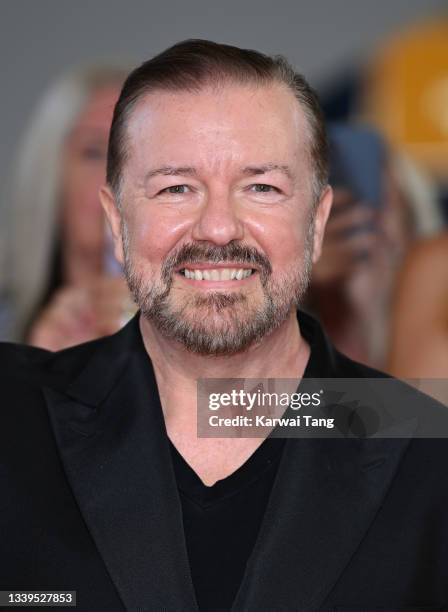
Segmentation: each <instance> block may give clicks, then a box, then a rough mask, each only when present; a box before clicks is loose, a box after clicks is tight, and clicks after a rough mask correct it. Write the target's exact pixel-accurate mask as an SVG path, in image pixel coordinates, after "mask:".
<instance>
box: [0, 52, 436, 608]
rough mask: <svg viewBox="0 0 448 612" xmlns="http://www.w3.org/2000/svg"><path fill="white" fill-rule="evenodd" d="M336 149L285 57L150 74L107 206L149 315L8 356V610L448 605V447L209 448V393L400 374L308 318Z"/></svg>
mask: <svg viewBox="0 0 448 612" xmlns="http://www.w3.org/2000/svg"><path fill="white" fill-rule="evenodd" d="M325 143H326V141H325V133H324V128H323V124H322V119H321V115H320V112H319V108H318V104H317V101H316V98H315V96H314V94H313V92H312V90H311V89H310V88H309V86H308V85H307V83H306V82H305V80H304V79H303V78H302V77H301V76H299V75H297V74H295V73H294V72H293V70H292V69H291V68H290V66H289V65H288V64H287V63H286V62H285V61H284V60H283V59H278V58H269V57H267V56H264V55H262V54H259V53H256V52H254V51H247V50H243V49H238V48H235V47H230V46H226V45H217V44H215V43H211V42H207V41H186V42H184V43H180V44H178V45H175V46H174V47H172V48H170V49H168V50H167V51H165V52H164V53H162V54H160V55H159V56H157V57H155V58H153V59H152V60H150V61H148V62H146V63H145V64H143V65H142V66H141V67H140V68H138V69H137V70H135V71H134V72H133V73H132V74H131V75H130V76H129V78H128V80H127V82H126V83H125V85H124V88H123V91H122V93H121V96H120V99H119V101H118V103H117V106H116V109H115V114H114V119H113V124H112V128H111V136H110V143H109V153H108V175H107V180H108V182H107V185H106V186H105V187H104V188H103V189H102V191H101V197H102V202H103V205H104V208H105V210H106V213H107V216H108V219H109V222H110V225H111V228H112V231H113V234H114V238H115V245H116V255H117V257H118V258H119V260H120V261H122V262H123V264H124V266H125V270H126V276H127V280H128V284H129V286H130V288H131V291H132V293H133V295H134V298H135V300H136V302H137V304H138V306H139V308H140V316H137V317H136V318H135V319H134V320H132V321H131V322H130V323H129V324H128V325H127V326H126V327H125V328H124V329H123V330H122V331H121V332H119V333H118V334H116V335H115V336H111V337H108V338H105V339H101V340H98V341H96V342H93V343H89V344H85V345H81V346H79V347H75V348H73V349H68V350H66V351H63V352H61V353H54V354H51V353H47V352H45V351H38V350H36V349H26V348H24V347H13V346H5V347H4V348H3V354H2V357H3V363H4V364H5V366H6V368H5V370H6V375H5V376H4V382H3V396H4V398H6V400H5V402H4V410H3V412H4V416H3V431H4V432H5V436H4V440H3V442H2V455H4V456H5V464H6V470H5V472H4V474H5V480H6V482H5V483H4V484H3V486H2V492H3V493H4V497H3V500H2V505H3V513H4V516H5V520H4V521H3V525H4V526H6V529H5V533H4V536H3V539H2V547H3V555H2V561H1V562H0V563H1V588H2V589H11V590H20V589H22V590H23V589H31V590H42V589H51V590H76V591H77V604H78V608H80V609H82V610H98V609H100V610H120V609H123V608H125V609H129V610H151V611H160V612H162V611H163V612H166V611H172V612H174V611H176V612H178V611H181V610H184V611H188V612H190V611H191V612H192V611H194V610H198V609H199V610H201V611H202V610H230V609H232V610H239V611H243V610H244V611H260V610H263V611H264V610H266V611H276V612H277V611H287V610H288V611H289V610H317V609H324V610H333V609H334V607H335V606H364V607H365V606H369V605H371V606H373V607H385V608H386V609H387V608H388V609H391V608H393V609H396V607H399V606H414V605H415V606H422V605H423V606H440V605H443V604H446V603H447V602H448V586H447V585H448V580H447V577H448V569H447V568H448V548H447V547H446V543H447V533H446V529H447V524H448V522H447V519H446V510H445V509H446V505H447V501H448V500H447V485H446V482H445V481H444V480H443V477H442V475H443V474H444V469H445V468H444V462H445V461H446V458H447V447H446V444H445V442H444V441H443V440H441V441H439V440H433V441H431V444H429V443H426V442H424V441H419V440H413V441H412V442H411V441H410V440H409V439H399V440H397V439H393V440H384V439H379V440H360V439H356V438H355V439H354V438H351V439H343V440H322V439H310V440H297V439H288V440H287V441H285V440H282V439H273V438H268V439H265V440H264V441H263V438H252V437H251V438H244V437H239V438H225V437H222V438H199V437H198V436H197V429H196V428H197V380H198V379H204V378H207V379H213V378H256V379H259V378H268V379H275V378H289V379H294V380H295V381H296V382H297V384H298V383H299V382H300V379H302V377H333V378H338V377H352V378H359V377H362V376H378V374H377V373H374V372H373V371H370V370H367V368H364V367H363V366H360V365H358V364H355V363H354V362H351V361H350V360H348V359H347V358H345V357H343V356H342V355H339V354H338V353H336V352H335V351H334V349H332V348H331V346H330V345H329V344H328V342H327V341H326V339H325V337H324V335H323V333H322V332H321V330H320V328H319V326H318V324H317V323H316V322H315V321H314V320H312V319H310V318H309V317H306V316H305V315H299V319H298V318H297V313H296V307H297V304H298V303H299V302H300V299H301V297H302V296H303V294H304V291H305V289H306V286H307V283H308V278H309V274H310V268H311V265H312V262H314V261H316V260H317V258H318V257H319V253H320V250H321V244H322V239H323V234H324V228H325V223H326V219H327V216H328V213H329V210H330V206H331V198H332V194H331V189H330V187H328V185H327V170H326V144H325ZM410 393H411V392H410ZM412 393H413V392H412ZM412 393H411V396H412V397H413V395H412ZM408 395H409V394H408ZM422 402H423V405H424V407H425V408H428V406H429V400H423V399H422ZM429 408H430V406H429ZM429 408H428V409H429Z"/></svg>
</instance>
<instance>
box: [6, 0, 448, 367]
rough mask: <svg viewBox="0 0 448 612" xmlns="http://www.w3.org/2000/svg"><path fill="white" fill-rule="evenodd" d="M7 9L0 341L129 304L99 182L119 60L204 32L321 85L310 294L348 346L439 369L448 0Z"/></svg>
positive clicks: (445, 296) (113, 0) (170, 1)
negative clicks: (320, 201) (320, 236)
mask: <svg viewBox="0 0 448 612" xmlns="http://www.w3.org/2000/svg"><path fill="white" fill-rule="evenodd" d="M1 8H2V18H1V21H0V52H1V57H2V59H3V68H2V73H3V87H2V113H1V114H0V122H1V123H0V130H1V132H0V133H1V138H0V176H1V183H0V193H1V199H0V238H1V242H0V262H1V274H2V276H1V279H0V339H10V340H22V341H27V342H30V343H32V344H36V345H38V346H45V347H48V348H50V349H57V348H62V347H64V346H68V345H70V344H73V343H76V342H79V341H84V340H88V339H90V338H91V337H94V336H98V335H101V334H104V333H109V332H111V331H114V329H116V328H117V326H119V324H121V323H122V322H123V321H124V320H125V318H126V316H129V312H131V311H132V305H131V304H130V302H129V299H128V296H127V292H126V288H125V286H124V284H123V283H122V281H121V278H120V276H119V271H118V270H117V267H116V265H115V264H114V262H113V260H112V258H111V257H110V252H109V251H110V248H109V244H108V237H107V233H106V230H104V228H103V226H102V219H101V217H100V213H99V212H98V211H99V208H98V202H97V199H96V196H95V193H96V190H97V187H98V184H100V183H101V182H102V180H103V178H104V154H105V146H106V143H107V130H108V125H109V123H110V119H111V112H112V108H113V104H114V102H115V99H116V96H117V95H118V91H119V87H120V85H121V83H122V80H123V78H124V76H125V74H126V73H127V72H128V71H129V69H130V68H132V67H134V66H135V65H137V64H138V63H140V62H142V61H144V60H145V59H148V58H149V57H151V56H152V55H154V54H156V53H157V52H159V51H161V50H163V49H164V48H166V47H167V46H169V45H171V44H173V43H174V42H176V41H179V40H181V39H185V38H208V39H212V40H215V41H218V42H224V43H229V44H235V45H238V46H242V47H247V48H255V49H257V50H260V51H263V52H265V53H268V54H278V53H280V54H282V55H285V56H286V57H287V58H288V59H289V60H290V61H291V63H292V64H293V65H294V66H295V67H296V68H297V69H298V70H299V71H300V72H302V73H303V74H304V75H305V76H306V77H307V79H308V80H309V81H310V83H311V84H312V85H313V86H314V87H315V88H316V89H317V91H318V93H319V95H320V98H321V102H322V105H323V107H324V110H325V114H326V117H327V120H328V122H329V126H330V135H331V140H332V181H333V184H334V185H335V187H336V199H335V206H334V211H333V213H332V218H331V219H330V225H329V231H328V240H327V243H326V249H324V254H323V258H322V262H321V263H320V264H319V266H318V267H317V268H316V270H315V273H314V276H313V283H312V287H311V291H310V295H309V298H308V302H307V304H306V307H307V308H308V309H309V310H310V311H312V312H313V313H315V314H316V316H318V317H319V318H320V319H321V320H322V322H323V323H324V325H325V327H326V329H327V330H328V332H329V333H330V335H331V336H332V338H333V340H334V341H335V343H336V344H337V346H339V347H340V348H341V349H342V350H343V351H345V352H347V353H348V354H349V355H351V356H352V357H354V358H357V359H360V360H361V361H364V362H366V363H369V364H371V365H373V366H376V367H380V368H381V369H387V370H388V371H391V372H393V373H394V374H397V375H400V376H408V377H438V378H448V273H447V268H448V266H447V261H448V246H447V244H448V243H447V240H448V239H447V234H446V227H447V220H448V197H447V194H448V188H447V187H448V161H447V160H448V9H447V7H446V1H443V0H425V1H424V2H422V1H421V0H390V1H388V2H365V1H360V0H340V1H339V2H330V1H326V2H322V1H319V0H315V1H314V2H305V1H300V0H296V1H295V2H282V1H281V0H280V1H277V2H272V0H269V1H267V0H246V1H242V0H240V1H239V2H236V1H233V0H227V1H226V2H219V3H218V2H197V1H194V0H191V1H190V2H188V3H187V2H182V1H180V0H179V1H177V0H167V1H165V2H161V1H160V0H153V1H144V0H141V1H140V0H128V2H127V3H123V2H118V1H117V0H107V1H106V0H95V1H94V2H92V1H90V2H87V1H84V0H78V1H77V2H76V3H75V2H68V1H56V0H39V2H32V1H31V0H14V2H13V1H12V0H6V1H4V2H2V7H1ZM42 176H46V177H49V178H48V180H47V181H45V180H44V181H42ZM77 211H78V212H77ZM79 211H81V212H82V211H84V216H83V218H79ZM77 215H78V217H77Z"/></svg>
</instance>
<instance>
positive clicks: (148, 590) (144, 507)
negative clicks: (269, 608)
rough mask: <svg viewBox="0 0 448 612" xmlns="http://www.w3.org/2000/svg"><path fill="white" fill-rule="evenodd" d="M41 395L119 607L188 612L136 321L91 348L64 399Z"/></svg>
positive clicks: (191, 600) (161, 437)
mask: <svg viewBox="0 0 448 612" xmlns="http://www.w3.org/2000/svg"><path fill="white" fill-rule="evenodd" d="M44 393H45V397H46V401H47V406H48V411H49V415H50V420H51V424H52V427H53V430H54V433H55V437H56V443H57V445H58V448H59V452H60V455H61V458H62V462H63V465H64V469H65V472H66V475H67V479H68V481H69V483H70V486H71V488H72V490H73V493H74V496H75V498H76V501H77V503H78V506H79V508H80V511H81V513H82V515H83V518H84V520H85V522H86V524H87V526H88V529H89V531H90V533H91V535H92V538H93V540H94V541H95V544H96V546H97V548H98V551H99V553H100V555H101V556H102V558H103V560H104V563H105V565H106V567H107V569H108V571H109V574H110V576H111V578H112V580H113V582H114V584H115V585H116V588H117V590H118V592H119V594H120V597H121V599H122V601H123V603H124V605H125V607H126V608H127V609H129V610H166V611H167V612H178V611H185V612H194V611H195V610H197V609H198V608H197V604H196V600H195V595H194V589H193V584H192V581H191V576H190V570H189V563H188V558H187V552H186V546H185V539H184V534H183V528H182V511H181V505H180V500H179V496H178V492H177V486H176V481H175V476H174V472H173V468H172V464H171V456H170V450H169V446H168V438H167V435H166V430H165V424H164V420H163V413H162V409H161V406H160V402H159V396H158V392H157V386H156V382H155V378H154V373H153V370H152V367H151V362H150V360H149V359H148V356H147V354H146V351H145V349H144V346H143V342H142V340H141V336H140V332H139V329H138V321H137V318H135V319H134V320H133V321H131V322H130V323H129V324H128V325H127V326H126V327H125V328H124V329H123V330H121V331H120V332H119V333H118V334H116V335H115V336H111V337H110V338H107V339H106V340H104V341H101V342H99V343H98V345H97V350H96V351H95V352H94V353H93V355H92V357H91V359H90V360H89V361H88V362H87V364H86V366H85V368H84V370H83V371H82V372H81V374H80V375H79V376H78V377H77V378H76V380H75V381H74V382H73V383H72V384H70V385H69V387H68V388H67V390H66V392H65V393H62V392H61V391H57V390H54V389H50V388H48V387H47V388H45V389H44Z"/></svg>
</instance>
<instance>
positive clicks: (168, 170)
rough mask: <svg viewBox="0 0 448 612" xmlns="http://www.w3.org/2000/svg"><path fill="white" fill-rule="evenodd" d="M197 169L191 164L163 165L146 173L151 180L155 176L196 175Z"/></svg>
mask: <svg viewBox="0 0 448 612" xmlns="http://www.w3.org/2000/svg"><path fill="white" fill-rule="evenodd" d="M196 174H197V172H196V169H195V168H192V167H191V166H163V167H162V168H155V169H154V170H149V171H148V172H147V173H146V175H145V180H149V179H151V178H153V177H154V176H181V175H182V176H195V175H196Z"/></svg>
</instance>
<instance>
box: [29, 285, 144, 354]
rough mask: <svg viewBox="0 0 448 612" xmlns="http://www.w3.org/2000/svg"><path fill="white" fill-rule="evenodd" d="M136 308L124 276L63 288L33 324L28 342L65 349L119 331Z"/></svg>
mask: <svg viewBox="0 0 448 612" xmlns="http://www.w3.org/2000/svg"><path fill="white" fill-rule="evenodd" d="M135 310H136V307H135V305H134V304H133V302H132V299H131V297H130V294H129V290H128V287H127V285H126V282H125V281H124V279H122V278H115V277H106V276H104V277H98V278H97V279H94V280H92V281H90V282H89V283H88V284H86V285H82V286H81V285H80V286H66V287H62V288H61V289H59V290H57V291H56V292H55V294H54V296H53V298H52V299H51V301H50V302H49V304H48V305H47V306H46V307H45V308H44V309H43V311H42V312H41V313H40V314H39V316H38V317H37V319H36V320H35V322H34V323H33V325H32V327H31V331H30V334H29V337H28V342H29V343H30V344H32V345H34V346H39V347H41V348H46V349H49V350H52V351H57V350H61V349H63V348H67V347H69V346H73V345H75V344H79V343H81V342H87V341H89V340H93V339H95V338H98V337H100V336H105V335H108V334H112V333H114V332H116V331H118V330H119V329H120V327H121V326H122V325H123V324H124V322H125V320H126V315H127V316H128V317H129V313H130V312H132V311H135Z"/></svg>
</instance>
